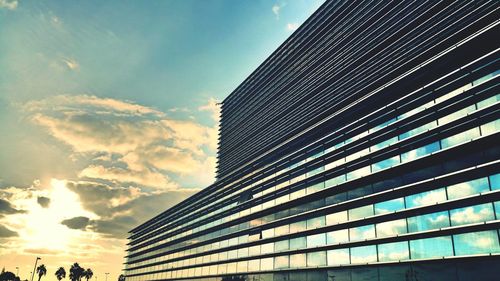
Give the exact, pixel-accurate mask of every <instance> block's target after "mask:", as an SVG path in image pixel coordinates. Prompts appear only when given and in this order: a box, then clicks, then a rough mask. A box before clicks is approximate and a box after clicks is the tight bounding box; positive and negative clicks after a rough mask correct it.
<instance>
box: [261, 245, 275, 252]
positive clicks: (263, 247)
mask: <svg viewBox="0 0 500 281" xmlns="http://www.w3.org/2000/svg"><path fill="white" fill-rule="evenodd" d="M272 252H274V243H267V244H262V245H261V246H260V253H261V254H262V255H263V254H269V253H272Z"/></svg>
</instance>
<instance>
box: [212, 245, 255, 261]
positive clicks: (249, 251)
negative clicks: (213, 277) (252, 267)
mask: <svg viewBox="0 0 500 281" xmlns="http://www.w3.org/2000/svg"><path fill="white" fill-rule="evenodd" d="M248 254H249V255H250V256H256V255H260V245H257V246H252V247H250V248H249V250H248ZM219 260H223V259H221V257H220V254H219Z"/></svg>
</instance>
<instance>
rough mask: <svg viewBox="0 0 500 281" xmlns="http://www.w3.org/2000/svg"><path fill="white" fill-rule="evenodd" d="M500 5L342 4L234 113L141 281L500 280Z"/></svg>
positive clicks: (135, 245) (228, 109)
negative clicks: (204, 179)
mask: <svg viewBox="0 0 500 281" xmlns="http://www.w3.org/2000/svg"><path fill="white" fill-rule="evenodd" d="M499 16H500V12H499V2H498V1H456V2H451V1H442V2H437V1H404V2H401V1H394V2H390V1H374V2H371V1H327V2H326V3H325V4H324V5H323V6H321V7H320V8H319V9H318V10H317V11H316V12H315V13H314V14H313V15H312V16H311V17H310V18H309V19H308V20H307V22H306V23H304V24H303V25H302V26H301V27H300V28H299V29H298V30H297V31H296V32H295V33H294V34H293V35H292V36H291V37H290V38H289V39H288V40H287V41H286V42H285V43H283V44H282V45H281V46H280V47H279V48H278V49H277V50H276V51H275V52H274V53H273V54H272V55H271V56H270V57H269V58H268V59H267V60H266V61H265V62H264V63H263V64H262V65H261V66H260V67H259V68H258V69H257V70H255V72H254V73H253V74H252V75H250V77H248V78H247V79H246V80H245V81H244V82H243V83H242V84H241V85H240V86H239V87H238V88H237V89H236V90H235V91H234V92H233V93H231V94H230V95H229V96H228V97H227V98H226V99H225V100H224V102H223V104H222V117H221V124H220V139H219V162H218V169H217V177H218V178H217V181H216V182H215V183H214V184H212V185H211V186H209V187H207V188H205V189H203V190H202V191H200V192H199V193H197V194H195V195H193V196H191V197H190V198H188V199H186V200H185V201H183V202H181V203H179V204H178V205H176V206H174V207H172V208H170V209H168V210H166V211H165V212H163V213H161V214H160V215H158V216H156V217H154V218H153V219H151V220H149V221H147V222H145V223H143V224H142V225H140V226H138V227H136V228H134V229H132V230H131V231H130V237H129V240H130V242H129V244H128V246H129V248H128V249H127V254H126V262H125V275H126V278H127V279H128V280H130V281H147V280H207V281H208V280H209V281H225V280H233V281H234V280H265V281H275V280H301V281H330V280H335V281H340V280H348V281H358V280H376V281H381V280H408V281H409V280H412V281H415V280H434V279H436V280H444V281H461V280H497V278H498V276H499V274H500V268H498V266H497V265H498V264H499V263H500V161H499V160H500V145H499V144H500V55H499V54H500V52H499V47H500V41H499V40H498V38H500V29H499V25H500V21H499V18H500V17H499Z"/></svg>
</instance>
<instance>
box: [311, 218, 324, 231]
mask: <svg viewBox="0 0 500 281" xmlns="http://www.w3.org/2000/svg"><path fill="white" fill-rule="evenodd" d="M325 224H326V222H325V216H320V217H316V218H312V219H308V220H307V229H313V228H316V227H320V226H325Z"/></svg>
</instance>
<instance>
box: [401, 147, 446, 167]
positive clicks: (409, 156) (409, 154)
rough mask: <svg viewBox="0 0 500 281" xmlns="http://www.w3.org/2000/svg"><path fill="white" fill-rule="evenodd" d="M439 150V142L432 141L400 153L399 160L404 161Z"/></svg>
mask: <svg viewBox="0 0 500 281" xmlns="http://www.w3.org/2000/svg"><path fill="white" fill-rule="evenodd" d="M438 150H439V142H433V143H430V144H428V145H426V146H422V147H419V148H417V149H413V150H410V151H408V152H405V153H403V154H401V162H402V163H405V162H408V161H411V160H414V159H417V158H420V157H422V156H426V155H429V154H431V153H433V152H436V151H438Z"/></svg>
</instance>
